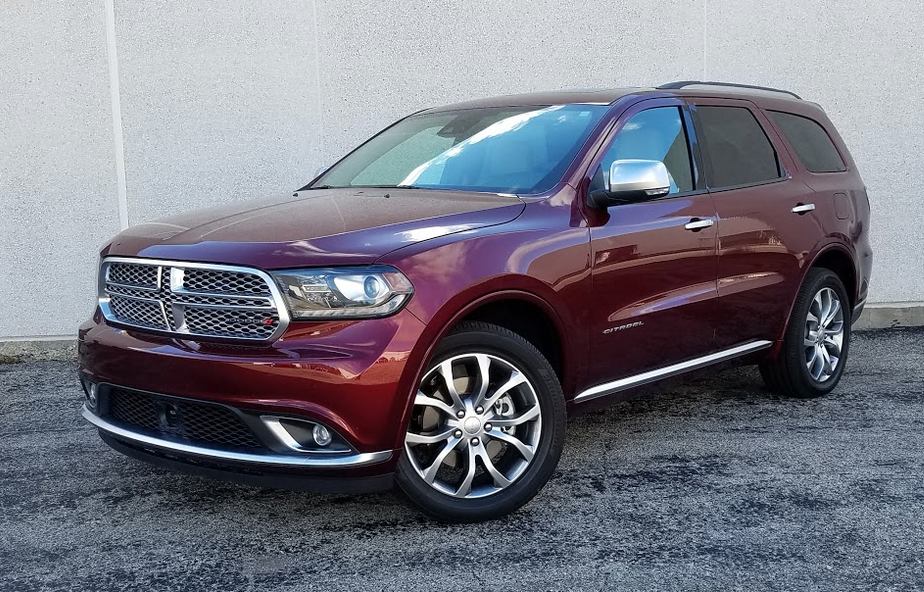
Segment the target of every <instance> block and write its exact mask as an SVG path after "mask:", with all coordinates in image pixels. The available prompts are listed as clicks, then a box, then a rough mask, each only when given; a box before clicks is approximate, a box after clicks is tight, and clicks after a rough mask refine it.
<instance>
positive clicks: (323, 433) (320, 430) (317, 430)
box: [311, 425, 333, 446]
mask: <svg viewBox="0 0 924 592" xmlns="http://www.w3.org/2000/svg"><path fill="white" fill-rule="evenodd" d="M311 436H312V437H313V438H314V443H315V444H317V445H318V446H327V445H328V444H330V442H331V440H333V436H331V435H330V430H328V429H327V428H325V427H324V426H322V425H315V426H314V429H313V430H311Z"/></svg>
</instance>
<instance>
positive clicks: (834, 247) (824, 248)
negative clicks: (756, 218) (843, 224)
mask: <svg viewBox="0 0 924 592" xmlns="http://www.w3.org/2000/svg"><path fill="white" fill-rule="evenodd" d="M826 238H827V239H828V240H827V242H825V243H823V244H822V245H821V246H820V247H817V248H816V249H815V252H814V255H812V256H811V257H805V258H803V262H807V264H805V265H803V266H802V277H801V278H800V279H799V289H800V290H801V289H802V285H803V284H804V283H805V276H807V275H808V272H809V270H810V269H812V268H813V267H815V264H816V263H817V262H818V260H819V259H821V258H822V257H823V256H824V255H826V254H827V253H830V252H832V251H840V252H841V253H843V254H844V255H845V256H846V257H847V258H848V259H850V260H851V261H852V262H853V265H854V273H857V270H856V265H857V263H856V257H854V256H853V255H851V252H850V246H849V244H847V243H844V242H843V241H841V240H838V239H837V238H836V237H833V236H828V237H826ZM797 295H798V292H796V293H795V294H793V299H792V302H791V303H790V304H789V313H788V314H787V315H786V323H785V324H784V325H783V328H782V330H781V331H780V333H779V335H777V337H776V339H775V340H774V342H773V347H771V348H770V349H769V350H768V351H767V356H768V357H771V358H775V357H777V356H778V355H779V353H780V350H781V349H782V346H783V337H784V336H785V335H786V331H787V330H788V329H789V323H790V322H791V321H792V312H793V309H794V308H795V306H796V296H797ZM849 296H850V298H851V299H852V300H855V299H856V298H857V295H856V294H850V295H849Z"/></svg>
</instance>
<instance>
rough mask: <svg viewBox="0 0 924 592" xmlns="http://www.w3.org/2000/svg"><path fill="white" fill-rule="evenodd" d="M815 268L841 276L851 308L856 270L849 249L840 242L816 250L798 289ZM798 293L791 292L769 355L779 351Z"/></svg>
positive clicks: (854, 290) (855, 283)
mask: <svg viewBox="0 0 924 592" xmlns="http://www.w3.org/2000/svg"><path fill="white" fill-rule="evenodd" d="M817 268H823V269H829V270H831V271H833V272H834V273H835V274H837V276H838V277H839V278H841V282H843V283H844V288H845V289H846V290H847V296H848V298H850V306H851V309H852V307H853V306H854V305H855V304H856V299H857V272H856V265H855V262H854V258H853V257H852V256H851V255H850V251H849V250H848V249H847V248H846V247H845V246H843V245H842V244H840V243H832V244H828V245H826V246H824V247H822V248H820V249H818V252H817V253H815V255H814V257H812V258H811V260H810V263H808V264H807V265H805V266H804V267H803V270H802V277H801V278H800V280H799V290H801V289H802V286H803V285H804V284H805V278H806V277H808V273H809V271H811V270H812V269H817ZM798 294H799V291H798V290H797V291H796V292H794V293H793V297H792V303H790V305H789V314H788V315H787V316H786V323H785V325H783V327H782V329H781V330H780V333H779V335H778V336H777V339H776V341H775V343H774V345H773V347H772V348H771V349H770V351H769V352H767V355H768V356H769V357H776V356H777V355H779V353H780V348H781V344H782V341H783V337H784V336H785V335H786V330H787V329H788V328H789V323H791V322H792V313H793V309H794V307H795V304H796V296H797V295H798Z"/></svg>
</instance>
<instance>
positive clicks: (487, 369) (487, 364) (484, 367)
mask: <svg viewBox="0 0 924 592" xmlns="http://www.w3.org/2000/svg"><path fill="white" fill-rule="evenodd" d="M475 361H476V362H477V363H478V390H477V391H476V392H475V394H474V396H473V397H472V399H473V400H474V403H472V406H473V407H478V406H479V405H483V404H484V398H485V396H486V395H487V394H488V386H490V384H491V359H490V358H489V357H488V356H486V355H484V354H477V355H475Z"/></svg>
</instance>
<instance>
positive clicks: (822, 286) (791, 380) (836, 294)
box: [760, 268, 852, 399]
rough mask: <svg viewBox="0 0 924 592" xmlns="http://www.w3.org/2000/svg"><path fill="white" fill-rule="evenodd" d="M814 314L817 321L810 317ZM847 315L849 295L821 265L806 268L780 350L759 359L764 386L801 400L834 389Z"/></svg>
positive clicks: (843, 355) (843, 359)
mask: <svg viewBox="0 0 924 592" xmlns="http://www.w3.org/2000/svg"><path fill="white" fill-rule="evenodd" d="M835 308H836V309H837V310H833V309H835ZM826 312H827V314H825V313H826ZM818 316H821V317H822V318H821V319H820V323H819V322H816V321H813V320H812V319H815V318H817V317H818ZM851 320H852V319H851V308H850V299H849V297H848V296H847V290H846V289H845V288H844V284H843V282H841V279H840V278H839V277H838V276H837V274H835V273H834V272H833V271H831V270H829V269H823V268H814V269H811V270H809V272H808V275H807V276H806V278H805V281H804V282H803V284H802V288H801V289H800V290H799V294H798V295H797V296H796V302H795V305H794V306H793V310H792V316H791V317H790V320H789V325H788V326H787V328H786V333H785V335H784V337H783V346H782V350H781V352H780V353H779V355H778V357H777V358H775V359H770V360H765V361H764V362H762V363H761V364H760V374H761V376H762V377H763V379H764V382H765V383H766V384H767V386H768V387H769V388H770V390H772V391H774V392H776V393H779V394H782V395H787V396H792V397H798V398H801V399H810V398H814V397H820V396H821V395H826V394H828V393H830V392H831V391H832V390H834V387H836V386H837V383H838V382H839V381H840V379H841V376H842V375H843V374H844V368H845V366H846V365H847V354H848V353H849V350H850V322H851ZM825 323H827V324H825ZM821 325H824V327H821ZM821 328H824V332H822V331H821V330H820V329H821ZM825 357H827V358H828V359H827V361H826V360H825Z"/></svg>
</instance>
